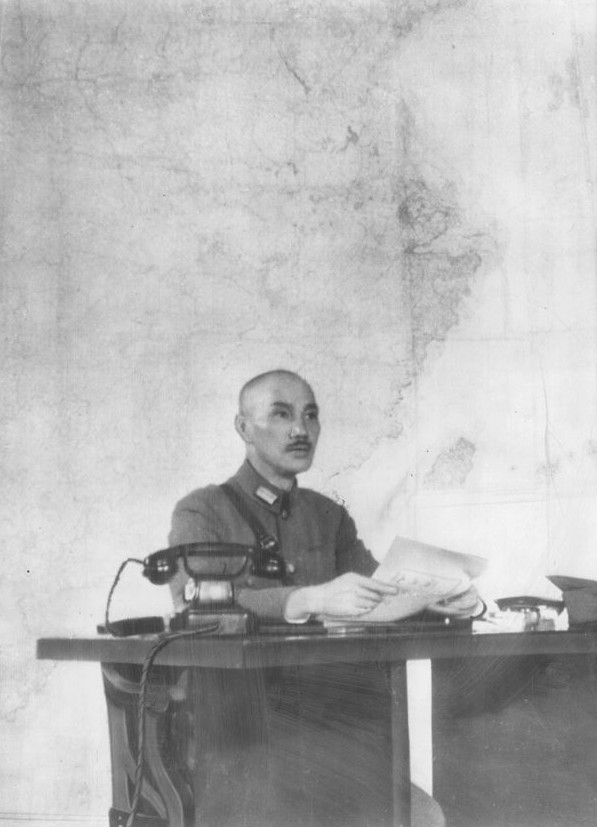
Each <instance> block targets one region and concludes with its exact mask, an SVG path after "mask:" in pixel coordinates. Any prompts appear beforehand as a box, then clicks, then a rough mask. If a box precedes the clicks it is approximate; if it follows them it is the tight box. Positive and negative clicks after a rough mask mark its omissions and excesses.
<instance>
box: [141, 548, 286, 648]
mask: <svg viewBox="0 0 597 827" xmlns="http://www.w3.org/2000/svg"><path fill="white" fill-rule="evenodd" d="M193 562H196V563H197V565H195V566H193ZM180 563H182V567H183V569H184V571H185V572H186V574H188V576H189V582H188V583H187V585H186V587H185V593H184V599H185V602H186V603H188V606H187V607H186V608H185V609H184V611H182V612H180V613H179V614H178V615H175V616H174V617H173V618H172V620H171V622H170V628H171V629H172V630H173V631H177V630H179V629H194V628H198V627H202V626H209V625H212V624H213V625H214V626H215V627H216V629H215V631H217V633H218V634H247V633H249V632H252V631H254V630H255V618H254V616H253V615H252V614H251V613H250V612H248V611H247V610H246V609H243V608H242V607H240V606H239V605H238V604H237V603H236V600H235V596H234V581H235V580H236V579H237V578H238V577H240V576H241V575H242V574H244V573H245V571H246V570H247V569H248V568H250V571H251V574H254V575H255V576H256V577H264V578H268V579H272V580H282V579H283V578H284V577H285V576H286V565H285V563H284V560H283V558H282V557H281V556H280V555H279V554H278V550H277V545H276V546H272V547H264V546H261V547H255V546H245V545H240V544H239V543H216V542H203V543H187V544H185V545H180V546H173V547H171V548H167V549H162V550H161V551H156V552H154V553H153V554H150V555H149V556H148V557H146V558H145V560H144V561H143V574H144V576H145V577H147V579H148V580H149V581H150V582H151V583H155V584H156V585H162V584H164V583H169V582H170V581H171V580H172V578H173V577H174V576H175V574H176V573H177V572H178V571H179V564H180Z"/></svg>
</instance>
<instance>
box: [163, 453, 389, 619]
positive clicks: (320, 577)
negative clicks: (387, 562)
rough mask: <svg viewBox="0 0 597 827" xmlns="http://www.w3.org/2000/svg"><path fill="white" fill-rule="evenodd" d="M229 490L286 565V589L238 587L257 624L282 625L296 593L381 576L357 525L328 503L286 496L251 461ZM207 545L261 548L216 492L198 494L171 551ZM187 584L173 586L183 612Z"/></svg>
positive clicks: (177, 515) (249, 579)
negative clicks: (346, 578) (353, 577)
mask: <svg viewBox="0 0 597 827" xmlns="http://www.w3.org/2000/svg"><path fill="white" fill-rule="evenodd" d="M228 483H229V484H230V485H231V486H232V487H233V488H234V489H235V490H236V491H238V492H239V493H240V494H241V495H242V497H243V502H244V503H246V506H247V508H248V509H250V510H251V512H252V513H253V515H254V516H255V517H257V519H258V520H259V522H260V523H261V524H262V526H263V528H264V529H265V530H266V531H267V532H268V533H269V534H271V535H272V536H273V537H275V538H276V539H277V540H278V542H279V544H280V551H281V554H282V556H283V558H284V560H285V562H286V567H287V577H286V578H285V580H284V583H283V584H281V585H280V584H276V585H272V581H271V580H267V579H264V578H257V577H254V576H253V575H251V574H250V573H246V574H244V575H242V576H241V578H240V579H239V580H238V581H237V583H236V598H237V602H238V603H239V604H240V605H241V606H243V607H244V608H246V609H250V610H252V611H253V612H255V614H256V615H258V616H259V617H267V618H271V619H279V620H282V619H283V617H284V606H285V604H286V600H287V599H288V596H289V594H290V592H291V591H293V590H294V589H296V588H298V587H300V586H310V585H316V584H318V583H325V582H327V581H329V580H333V579H334V577H337V576H338V575H340V574H344V573H345V572H349V571H355V572H357V573H359V574H364V575H371V574H372V573H373V572H374V571H375V568H376V566H377V563H376V562H375V560H374V558H373V557H372V556H371V554H370V553H369V551H367V549H366V548H365V546H364V545H363V543H362V542H361V540H359V538H358V536H357V532H356V528H355V524H354V522H353V520H352V519H351V517H350V516H349V514H348V512H347V511H346V509H345V508H343V507H342V506H341V505H339V504H338V503H335V502H334V501H333V500H331V499H330V498H329V497H325V496H323V494H319V493H317V492H316V491H311V490H310V489H308V488H300V487H299V486H298V485H297V484H296V482H295V484H294V486H293V487H292V489H291V490H290V491H282V490H281V489H279V488H276V487H275V486H273V485H272V484H271V483H270V482H268V481H267V480H265V479H264V478H263V477H262V476H261V475H260V474H258V473H257V471H255V469H254V468H253V466H252V465H251V464H250V463H249V462H248V461H245V462H244V463H243V465H242V466H241V467H240V469H239V470H238V472H237V473H236V474H235V475H234V476H233V477H231V478H230V479H229V480H228ZM207 541H213V542H230V543H242V544H246V545H255V536H254V534H253V531H252V529H251V527H250V526H249V524H248V523H247V522H246V520H244V519H243V517H242V516H241V514H240V513H239V511H238V509H237V508H236V507H235V506H234V505H233V503H232V502H231V501H230V499H229V498H228V497H227V496H226V494H225V493H224V491H222V489H221V488H220V487H219V486H217V485H208V486H207V487H205V488H199V489H197V490H196V491H192V492H191V493H190V494H188V495H187V496H186V497H184V499H182V500H181V501H180V502H179V503H178V504H177V506H176V508H175V510H174V514H173V516H172V530H171V532H170V536H169V543H170V545H171V546H175V545H180V544H183V543H194V542H207ZM187 579H188V577H187V575H185V573H184V572H181V573H180V574H179V576H178V577H177V578H176V579H175V580H173V581H172V584H171V588H172V591H173V597H174V603H175V606H176V608H177V610H180V609H181V608H183V603H182V591H183V589H184V585H185V583H186V580H187Z"/></svg>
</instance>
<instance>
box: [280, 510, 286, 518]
mask: <svg viewBox="0 0 597 827" xmlns="http://www.w3.org/2000/svg"><path fill="white" fill-rule="evenodd" d="M280 517H282V519H283V520H287V519H288V511H286V510H284V511H280Z"/></svg>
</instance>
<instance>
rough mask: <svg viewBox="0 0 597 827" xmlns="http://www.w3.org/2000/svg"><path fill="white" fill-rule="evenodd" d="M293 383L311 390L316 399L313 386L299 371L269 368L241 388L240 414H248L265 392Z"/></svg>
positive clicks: (239, 396) (239, 399)
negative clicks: (277, 386)
mask: <svg viewBox="0 0 597 827" xmlns="http://www.w3.org/2000/svg"><path fill="white" fill-rule="evenodd" d="M293 383H294V384H300V385H302V386H303V387H304V388H305V389H306V390H308V392H310V394H311V396H313V400H315V396H314V394H313V391H312V389H311V386H310V385H309V383H308V382H306V381H305V380H304V379H303V377H302V376H299V375H298V373H295V372H294V371H292V370H284V369H283V368H279V369H277V370H268V371H267V372H266V373H260V374H259V375H258V376H254V377H253V378H252V379H249V381H248V382H245V384H244V385H243V386H242V388H241V389H240V393H239V395H238V412H239V414H240V415H241V416H247V415H248V414H249V413H250V410H251V409H252V408H253V407H254V405H255V402H256V400H257V399H259V398H260V397H261V396H263V395H264V393H265V394H268V393H269V392H270V390H271V389H272V388H274V387H276V385H284V384H293Z"/></svg>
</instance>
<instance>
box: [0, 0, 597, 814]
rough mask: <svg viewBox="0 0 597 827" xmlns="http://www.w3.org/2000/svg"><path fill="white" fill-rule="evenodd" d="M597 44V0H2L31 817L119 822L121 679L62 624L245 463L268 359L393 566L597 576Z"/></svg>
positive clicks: (16, 600) (128, 591)
mask: <svg viewBox="0 0 597 827" xmlns="http://www.w3.org/2000/svg"><path fill="white" fill-rule="evenodd" d="M594 43H595V9H594V4H593V2H592V1H591V0H567V2H564V0H561V1H560V0H541V2H539V0H533V1H532V2H525V3H523V4H521V3H519V2H516V1H515V0H469V2H465V1H464V0H463V1H462V2H458V1H457V0H444V1H443V2H442V0H439V2H437V0H433V2H431V0H418V1H416V0H409V1H408V2H407V0H404V1H403V2H400V0H373V2H364V1H363V2H361V1H360V0H351V1H350V2H347V0H343V2H332V1H331V0H324V1H323V2H322V0H319V2H315V1H314V0H313V2H308V0H304V1H303V2H300V3H299V2H292V0H284V2H281V1H280V0H277V2H267V0H253V1H252V2H250V0H243V1H242V2H234V3H232V2H230V3H227V2H212V3H207V2H205V3H204V2H193V3H190V2H184V1H183V0H180V2H179V1H178V0H169V1H168V2H167V0H143V2H141V0H105V2H100V0H95V2H94V1H93V0H80V2H64V0H54V2H49V0H48V1H47V2H43V1H42V0H23V1H22V2H16V1H13V0H4V2H3V3H2V18H1V29H0V46H1V65H2V75H1V78H2V83H1V85H0V95H1V98H2V110H3V112H4V114H3V117H2V121H1V123H0V130H1V141H0V145H1V146H2V148H3V150H2V151H3V158H4V162H3V164H2V166H0V175H1V176H2V177H1V181H0V209H1V211H2V212H1V216H2V226H3V231H4V235H3V238H4V246H3V253H2V256H3V262H2V282H1V283H2V299H3V307H4V309H5V313H4V319H5V322H4V335H3V336H2V346H3V348H4V349H5V355H4V356H3V361H2V373H1V377H2V378H1V381H2V398H3V401H4V402H5V406H4V408H5V413H4V415H3V424H4V428H5V431H4V436H3V441H2V446H3V450H4V453H5V458H4V469H5V470H4V474H3V477H2V481H1V483H0V485H1V487H2V497H1V499H2V503H3V505H4V506H5V512H6V516H5V519H4V525H5V531H4V532H3V543H4V548H3V551H2V553H3V558H2V559H3V561H4V576H3V578H2V587H1V588H2V595H1V605H2V618H3V628H2V636H1V638H0V641H1V644H0V646H1V650H0V651H1V656H2V669H3V680H2V690H1V691H2V696H1V707H0V714H1V721H2V738H1V740H0V776H1V777H2V778H3V779H4V780H3V782H2V804H1V805H0V807H1V809H2V811H3V812H2V813H1V814H0V818H4V819H5V820H8V821H9V822H10V821H11V820H14V821H15V822H17V821H18V822H19V823H21V822H22V821H23V820H24V821H26V820H27V819H28V818H30V817H31V818H33V817H35V818H36V819H41V820H42V821H43V819H45V820H46V821H47V822H48V823H51V821H52V817H53V816H55V819H56V820H58V821H63V822H64V821H68V819H69V818H70V819H71V820H72V821H75V822H76V823H81V824H90V823H98V824H99V823H104V821H105V814H106V811H107V808H108V806H109V803H110V802H109V768H108V764H107V760H108V757H107V733H106V731H105V721H104V718H103V715H104V711H103V699H102V697H101V688H100V685H99V673H98V670H97V667H95V666H91V665H89V666H83V665H78V666H68V665H65V664H50V663H47V662H43V663H41V662H36V661H35V659H34V646H35V640H36V638H38V637H40V636H43V635H47V634H79V633H87V632H90V631H92V630H93V629H94V627H95V624H96V623H97V622H99V621H101V619H102V614H103V606H104V601H105V598H106V594H107V590H108V588H109V585H110V583H111V579H112V577H113V574H114V573H115V571H116V568H117V566H118V564H119V562H120V561H121V560H122V559H123V558H124V557H126V556H129V555H132V556H143V555H144V554H146V553H147V552H149V551H152V550H154V549H157V548H160V547H163V545H164V544H165V541H166V535H167V531H168V524H169V515H170V512H171V509H172V506H173V504H174V502H175V501H176V499H178V498H179V497H180V496H182V495H183V494H184V493H185V492H186V491H188V490H189V489H190V488H192V487H195V486H197V485H200V484H202V483H205V482H208V481H220V480H223V479H225V478H226V477H227V476H228V475H229V474H230V473H232V472H233V471H234V470H235V468H236V467H237V465H238V463H239V462H240V459H241V456H242V451H241V446H240V444H238V440H237V439H236V437H235V434H234V433H233V430H232V417H233V413H234V404H235V398H236V393H237V390H238V387H239V385H240V384H241V383H242V382H243V381H244V380H245V379H246V378H248V377H249V376H251V375H253V374H255V373H257V372H260V371H262V370H265V369H268V368H271V367H275V366H280V365H282V366H287V367H289V368H292V369H297V370H299V371H302V372H303V373H305V374H306V375H307V376H308V377H309V379H310V380H311V381H312V383H313V385H314V387H315V388H316V390H317V392H318V396H319V400H320V403H321V405H322V409H323V414H322V418H323V426H324V431H323V437H322V443H321V448H320V453H319V456H318V459H317V464H316V467H315V468H314V469H313V470H312V471H311V472H310V474H309V478H308V479H305V483H306V484H312V485H314V486H316V487H318V488H320V489H321V490H324V491H326V492H328V493H332V494H334V495H336V496H339V497H342V498H343V499H345V500H346V501H347V503H348V505H349V507H350V509H351V511H352V513H353V515H354V516H355V518H356V519H357V522H358V524H359V526H360V528H361V531H362V533H363V536H364V537H365V538H366V539H367V540H368V542H369V543H370V544H371V547H372V548H373V549H374V551H375V552H376V554H378V555H381V554H382V553H383V551H384V550H385V548H386V546H387V543H388V542H389V539H390V538H391V536H392V535H393V534H395V533H397V532H401V533H403V534H409V535H410V536H415V537H419V538H420V539H424V540H425V539H427V540H431V541H432V542H438V543H441V544H444V545H447V546H449V547H453V548H457V549H462V550H466V551H473V552H475V553H478V554H484V555H486V556H488V557H489V558H490V559H491V561H492V564H491V567H490V569H489V572H488V575H487V576H486V578H485V582H484V586H485V588H486V590H487V592H488V593H489V594H490V595H492V596H499V595H501V594H505V593H518V592H526V591H528V590H535V591H542V592H545V593H549V589H550V587H549V584H547V581H545V579H544V575H545V574H546V573H549V572H550V571H555V570H559V571H565V572H567V573H576V574H580V575H581V576H582V575H585V576H591V575H595V574H597V572H596V571H595V569H596V568H597V565H596V564H595V563H594V562H593V560H594V557H595V555H594V553H593V538H594V537H595V532H594V530H593V528H594V525H593V524H594V522H595V520H596V518H595V517H594V516H593V514H594V513H595V512H596V509H595V503H596V499H597V433H596V432H595V425H594V423H595V421H596V420H595V414H596V408H597V401H596V367H597V363H596V341H595V338H596V335H595V331H596V322H597V311H596V296H595V291H596V279H595V274H596V255H595V249H596V233H595V227H596V222H595V207H596V204H595V196H594V192H595V189H594V188H595V183H596V182H595V163H596V159H595V150H594V146H595V134H596V129H595V51H594ZM140 580H141V578H140V577H139V576H138V575H137V574H131V575H130V577H128V578H126V579H125V582H124V583H123V586H122V589H121V591H120V593H119V595H117V598H116V600H115V612H120V613H121V614H123V613H124V614H126V613H127V612H128V611H130V608H129V607H130V604H131V603H134V606H135V608H136V609H137V610H138V611H140V612H144V611H146V610H148V611H153V610H154V608H155V607H158V606H160V607H161V606H165V605H166V596H165V594H164V593H163V590H162V591H161V592H160V590H159V589H155V588H153V587H151V586H149V584H144V583H141V582H140ZM156 610H157V609H156ZM32 768H35V772H33V771H32ZM35 823H40V822H39V820H38V821H36V822H35Z"/></svg>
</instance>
